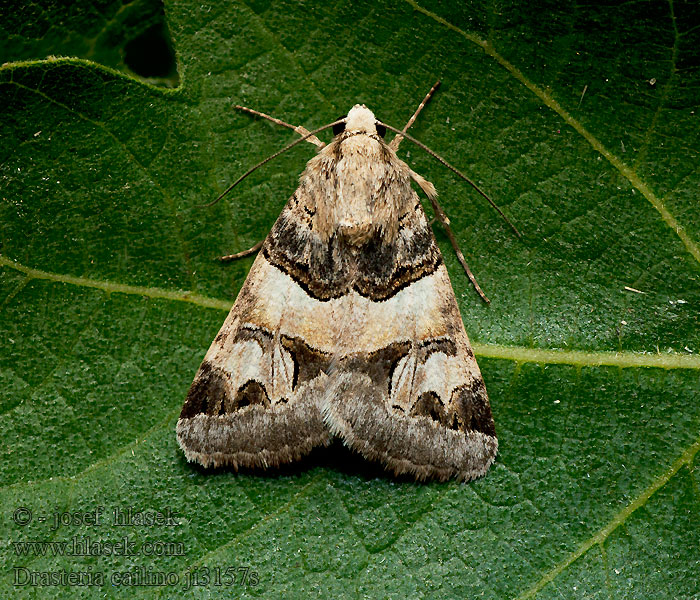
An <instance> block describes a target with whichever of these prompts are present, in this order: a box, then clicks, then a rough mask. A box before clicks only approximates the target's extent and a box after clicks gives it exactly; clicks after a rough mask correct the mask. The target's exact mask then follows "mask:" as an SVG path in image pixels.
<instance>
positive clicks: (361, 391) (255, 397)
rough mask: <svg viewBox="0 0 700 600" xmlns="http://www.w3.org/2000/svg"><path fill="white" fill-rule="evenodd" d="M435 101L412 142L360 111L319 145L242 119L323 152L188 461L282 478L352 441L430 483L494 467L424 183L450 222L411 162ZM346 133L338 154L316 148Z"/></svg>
mask: <svg viewBox="0 0 700 600" xmlns="http://www.w3.org/2000/svg"><path fill="white" fill-rule="evenodd" d="M438 83H439V82H438ZM436 87H437V84H436V86H434V88H433V89H432V90H431V92H430V93H429V94H428V96H426V98H425V100H424V101H423V103H422V104H421V105H420V106H419V108H418V110H417V111H416V113H415V114H414V115H413V117H412V120H411V121H409V123H408V124H407V125H406V127H405V128H404V129H403V130H402V131H399V130H398V129H394V128H393V127H390V126H388V125H386V124H384V123H381V122H380V121H378V120H377V119H376V118H375V116H374V114H373V113H372V112H371V111H370V110H369V109H368V108H367V107H365V106H364V105H360V104H357V105H355V106H353V107H352V109H351V110H350V111H349V112H348V114H347V116H346V117H344V118H342V119H339V120H338V121H336V122H335V123H332V124H329V125H326V126H324V127H322V128H320V129H317V130H316V131H314V132H308V131H307V130H306V129H304V128H302V127H293V126H291V125H288V124H286V123H284V122H282V121H279V120H277V119H274V118H272V117H268V116H267V115H264V114H263V113H258V112H257V111H253V110H251V109H245V108H244V107H237V108H242V109H243V110H247V111H248V112H252V113H254V114H257V115H260V116H263V117H265V118H268V119H269V120H272V121H275V122H277V123H278V124H282V125H284V126H287V127H290V128H293V129H295V130H296V131H297V132H298V133H300V134H302V135H303V137H302V138H301V139H298V140H296V141H295V142H294V143H293V144H290V145H289V146H287V148H290V147H291V146H293V145H295V144H296V143H298V142H301V141H304V140H308V141H310V142H312V143H314V144H315V145H316V146H317V147H318V148H319V150H318V153H317V154H316V155H315V156H314V157H313V158H312V159H311V160H310V161H309V162H308V164H307V165H306V169H305V170H304V172H303V173H302V174H301V177H300V182H299V187H298V188H297V190H296V191H295V192H294V194H293V195H292V197H291V198H290V199H289V201H288V202H287V204H286V206H285V207H284V209H283V211H282V213H281V215H280V216H279V218H278V219H277V221H276V222H275V224H274V226H273V227H272V230H271V231H270V232H269V234H268V236H267V238H266V239H265V240H264V242H263V243H262V245H261V247H260V251H259V253H258V255H257V257H256V259H255V261H254V263H253V266H252V268H251V269H250V272H249V274H248V277H247V278H246V280H245V283H244V284H243V287H242V289H241V291H240V293H239V294H238V297H237V299H236V301H235V304H234V305H233V307H232V308H231V311H230V312H229V314H228V317H227V318H226V320H225V322H224V324H223V326H222V327H221V330H220V331H219V333H218V335H217V336H216V338H215V339H214V341H213V343H212V345H211V347H210V348H209V351H208V352H207V353H206V356H205V357H204V360H203V362H202V364H201V366H200V367H199V371H198V372H197V374H196V376H195V378H194V381H193V383H192V386H191V387H190V390H189V393H188V394H187V398H186V400H185V403H184V406H183V408H182V412H181V414H180V418H179V420H178V423H177V428H176V431H177V439H178V442H179V444H180V447H181V448H182V450H183V451H184V453H185V456H186V457H187V459H188V460H189V461H196V462H198V463H200V464H201V465H203V466H205V467H209V466H213V467H217V466H221V465H229V466H231V467H233V468H235V469H238V468H239V467H248V468H251V467H252V468H268V467H276V466H279V465H282V464H284V463H289V462H292V461H296V460H298V459H300V458H301V457H303V456H304V455H306V454H308V453H309V452H310V451H311V450H312V449H314V448H316V447H319V446H321V447H322V446H327V445H329V444H330V443H331V442H332V440H333V439H334V438H339V439H340V440H342V441H343V442H344V443H345V444H346V445H347V446H348V447H349V448H351V449H352V450H353V451H355V452H358V453H359V454H361V455H362V456H364V457H366V458H367V459H369V460H372V461H379V462H380V463H381V464H383V465H384V466H385V468H386V469H387V470H388V471H390V472H392V473H394V474H397V475H399V474H409V475H410V476H412V477H415V479H416V480H426V479H437V480H447V479H450V478H457V479H459V480H463V481H467V480H470V479H473V478H475V477H480V476H482V475H484V474H485V473H486V472H487V470H488V469H489V467H490V465H491V464H492V463H493V461H494V459H495V457H496V453H497V451H498V441H497V438H496V432H495V427H494V421H493V417H492V415H491V408H490V405H489V400H488V396H487V394H486V387H485V385H484V380H483V378H482V376H481V373H480V371H479V367H478V365H477V362H476V359H475V358H474V353H473V351H472V348H471V346H470V344H469V339H468V337H467V334H466V331H465V329H464V325H463V323H462V319H461V316H460V313H459V309H458V306H457V301H456V299H455V294H454V291H453V290H452V285H451V283H450V278H449V276H448V274H447V270H446V268H445V264H444V262H443V258H442V255H441V254H440V250H439V248H438V246H437V244H436V241H435V237H434V235H433V232H432V229H431V226H430V224H429V223H428V220H427V218H426V214H425V212H424V210H423V208H422V206H421V203H420V200H419V197H418V194H417V193H416V191H415V190H414V189H413V188H412V186H411V184H412V182H414V183H416V184H417V185H418V187H419V188H420V189H422V190H423V191H424V192H425V194H426V195H427V196H428V198H430V199H431V201H433V206H435V207H436V214H437V215H438V216H442V217H444V213H443V212H442V210H441V209H440V208H439V205H437V203H436V202H435V199H436V196H437V194H436V192H435V188H434V186H433V185H432V184H431V183H430V182H428V181H427V180H426V179H424V178H423V177H421V176H420V175H418V174H417V173H415V172H414V171H413V170H412V169H411V168H410V167H409V166H408V165H407V164H406V163H405V162H404V161H402V160H401V159H400V158H399V157H398V156H397V154H396V150H397V148H398V144H399V143H400V141H401V139H402V138H404V137H407V138H409V139H412V140H413V138H411V137H410V136H409V135H408V134H407V133H406V130H407V129H408V127H409V126H410V125H411V123H412V122H413V120H414V119H415V117H416V115H417V114H418V112H420V110H421V109H422V107H423V106H424V105H425V103H426V102H427V100H428V98H429V97H430V95H431V94H432V92H433V91H434V90H435V88H436ZM331 126H332V127H333V133H334V137H333V140H332V141H331V142H330V143H329V144H327V145H326V144H324V143H323V142H321V141H320V140H319V139H318V138H317V137H316V136H315V134H316V133H318V132H319V131H321V130H323V129H325V128H328V127H331ZM387 128H388V129H391V130H392V131H394V132H396V133H397V134H398V135H397V136H396V137H395V138H394V139H393V140H392V142H391V143H387V142H386V141H385V140H384V137H385V133H386V130H387ZM414 141H416V140H414ZM421 146H422V144H421ZM287 148H285V150H286V149H287ZM280 153H281V152H278V153H276V154H275V155H273V157H274V156H276V155H278V154H280ZM433 155H434V153H433ZM434 156H436V155H434ZM437 158H438V159H439V160H442V159H440V158H439V157H437ZM267 160H269V159H266V161H263V163H264V162H267ZM443 162H444V161H443ZM263 163H260V164H263ZM445 164H446V163H445ZM258 166H259V165H258ZM448 166H449V167H450V168H452V169H453V170H455V171H456V169H454V168H453V167H451V166H450V165H448ZM255 168H257V167H255ZM252 170H253V169H251V170H250V171H249V172H248V173H250V172H252ZM248 173H247V174H248ZM247 174H246V175H247ZM244 177H245V176H244ZM241 179H243V177H242V178H240V179H239V180H238V181H240V180H241ZM236 183H238V182H236ZM234 185H235V184H234ZM231 187H233V186H231ZM231 187H229V190H230V189H231ZM229 190H227V192H228V191H229ZM224 193H226V192H224ZM222 196H223V194H222ZM220 197H221V196H220ZM438 211H439V212H438ZM443 223H446V224H447V225H449V221H448V220H447V219H446V217H445V218H444V220H443ZM450 235H451V230H450ZM451 239H452V238H451ZM258 246H260V245H258ZM254 249H257V247H256V248H254ZM254 249H251V250H254ZM241 254H244V253H241ZM237 256H239V255H233V257H237ZM458 256H459V257H460V261H461V262H463V264H464V266H465V267H466V263H465V262H464V258H463V256H462V255H461V252H458ZM468 273H469V274H470V277H471V278H472V281H473V282H474V284H475V285H476V282H475V280H474V279H473V276H471V273H470V272H468ZM477 290H478V291H479V292H481V290H480V289H479V288H478V286H477ZM482 296H483V293H482ZM483 297H484V298H485V296H483Z"/></svg>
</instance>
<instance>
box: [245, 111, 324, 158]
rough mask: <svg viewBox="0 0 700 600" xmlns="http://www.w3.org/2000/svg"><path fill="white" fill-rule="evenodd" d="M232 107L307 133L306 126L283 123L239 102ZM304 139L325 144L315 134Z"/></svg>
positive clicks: (301, 133)
mask: <svg viewBox="0 0 700 600" xmlns="http://www.w3.org/2000/svg"><path fill="white" fill-rule="evenodd" d="M233 108H237V109H238V110H242V111H243V112H247V113H250V114H251V115H255V116H256V117H262V118H263V119H267V120H268V121H272V122H273V123H274V124H275V125H281V126H282V127H288V128H289V129H293V130H294V131H296V132H297V133H298V134H299V135H306V134H307V133H309V130H308V129H306V127H302V126H301V125H290V124H289V123H285V122H284V121H282V120H281V119H276V118H275V117H271V116H270V115H266V114H265V113H261V112H260V111H257V110H255V109H253V108H248V107H247V106H241V105H240V104H236V105H234V107H233ZM306 141H307V142H311V143H312V144H314V145H315V146H318V147H319V148H323V147H324V146H325V144H324V143H323V142H322V141H321V140H319V139H318V138H317V137H316V136H315V135H312V136H309V137H308V138H307V140H306Z"/></svg>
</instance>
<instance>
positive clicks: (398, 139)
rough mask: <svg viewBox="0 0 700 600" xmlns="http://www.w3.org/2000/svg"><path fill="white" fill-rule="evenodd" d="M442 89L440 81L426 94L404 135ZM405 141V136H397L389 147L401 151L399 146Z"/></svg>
mask: <svg viewBox="0 0 700 600" xmlns="http://www.w3.org/2000/svg"><path fill="white" fill-rule="evenodd" d="M439 87H440V80H438V81H437V82H436V83H435V85H434V86H433V87H431V88H430V91H429V92H428V93H427V94H426V96H425V98H423V102H421V103H420V105H419V106H418V108H417V109H416V112H414V113H413V116H412V117H411V118H410V119H409V120H408V123H406V126H405V127H404V128H403V129H402V132H403V133H406V132H407V131H408V130H409V128H410V127H411V125H413V123H414V122H415V120H416V118H417V117H418V114H419V113H420V111H422V110H423V108H424V107H425V105H426V104H427V103H428V100H430V97H431V96H432V95H433V94H434V93H435V90H437V89H438V88H439ZM402 139H403V136H402V135H401V134H397V135H396V137H395V138H394V139H393V140H391V142H389V147H390V148H391V149H392V150H393V151H394V152H396V151H397V150H398V149H399V144H400V143H401V140H402Z"/></svg>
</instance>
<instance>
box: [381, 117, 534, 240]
mask: <svg viewBox="0 0 700 600" xmlns="http://www.w3.org/2000/svg"><path fill="white" fill-rule="evenodd" d="M378 123H379V124H380V125H384V127H386V128H387V129H389V130H390V131H393V132H394V133H397V134H399V135H402V136H403V137H405V138H406V139H407V140H408V141H409V142H413V143H414V144H415V145H416V146H418V147H419V148H421V149H423V150H425V151H426V152H427V153H428V154H430V156H432V157H433V158H435V159H437V160H439V161H440V162H441V163H442V164H443V165H445V166H446V167H447V168H448V169H449V170H450V171H452V172H453V173H456V174H457V175H459V176H460V177H461V178H462V179H464V181H466V182H467V183H468V184H469V185H471V186H472V187H473V188H474V189H475V190H476V191H477V192H479V193H480V194H481V195H482V196H483V197H484V198H486V200H488V202H489V204H490V205H491V206H493V208H494V209H496V212H497V213H498V214H499V215H501V217H502V218H503V220H504V221H505V222H506V223H508V225H510V228H511V229H512V230H513V231H514V232H515V235H517V236H518V237H519V238H520V239H522V237H523V236H522V234H521V233H520V232H519V231H518V230H517V228H516V227H515V225H513V223H511V221H510V219H509V218H508V217H506V215H505V213H504V212H503V211H502V210H501V209H500V207H499V206H498V204H496V203H495V202H494V201H493V200H491V198H489V197H488V195H487V194H486V192H484V191H483V190H482V189H481V188H480V187H479V186H478V185H476V183H474V182H473V181H472V180H471V179H469V177H467V176H466V175H465V174H464V173H462V172H461V171H459V170H458V169H457V168H455V167H453V166H452V165H451V164H450V163H448V162H447V161H446V160H445V159H444V158H442V156H440V155H439V154H438V153H437V152H435V151H434V150H431V149H430V148H428V146H426V145H425V144H424V143H423V142H419V141H418V140H417V139H416V138H414V137H413V136H411V135H408V134H407V133H406V132H405V131H400V130H398V129H396V127H392V126H391V125H387V124H386V123H382V122H381V121H378ZM392 141H393V140H392Z"/></svg>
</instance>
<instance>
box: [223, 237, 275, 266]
mask: <svg viewBox="0 0 700 600" xmlns="http://www.w3.org/2000/svg"><path fill="white" fill-rule="evenodd" d="M263 241H264V240H260V241H259V242H258V243H257V244H255V246H253V247H252V248H248V249H247V250H243V251H241V252H236V254H227V255H226V256H219V258H218V259H217V260H220V261H221V262H231V261H232V260H238V259H239V258H245V257H246V256H250V255H251V254H255V253H256V252H257V251H258V250H260V248H261V247H262V245H263Z"/></svg>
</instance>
